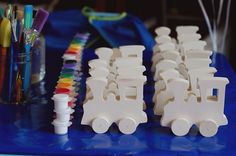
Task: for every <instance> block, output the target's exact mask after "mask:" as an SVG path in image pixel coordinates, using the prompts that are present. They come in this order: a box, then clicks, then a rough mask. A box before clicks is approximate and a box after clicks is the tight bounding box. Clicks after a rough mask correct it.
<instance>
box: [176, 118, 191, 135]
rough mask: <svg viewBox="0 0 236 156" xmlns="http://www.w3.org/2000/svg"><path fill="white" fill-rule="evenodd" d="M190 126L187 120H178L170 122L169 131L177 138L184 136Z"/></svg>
mask: <svg viewBox="0 0 236 156" xmlns="http://www.w3.org/2000/svg"><path fill="white" fill-rule="evenodd" d="M190 128H191V124H190V123H189V121H188V120H187V119H184V118H179V119H176V120H174V121H173V122H172V124H171V130H172V132H173V133H174V134H175V135H177V136H184V135H186V134H187V133H188V132H189V129H190Z"/></svg>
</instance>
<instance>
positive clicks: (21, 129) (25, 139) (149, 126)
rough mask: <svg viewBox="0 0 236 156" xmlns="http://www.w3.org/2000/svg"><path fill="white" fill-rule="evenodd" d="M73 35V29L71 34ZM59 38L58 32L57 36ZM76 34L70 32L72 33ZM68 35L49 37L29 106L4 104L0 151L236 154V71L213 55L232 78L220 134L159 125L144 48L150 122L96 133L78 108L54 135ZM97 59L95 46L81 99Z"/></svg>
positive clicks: (86, 57) (1, 106) (87, 57)
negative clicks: (180, 133)
mask: <svg viewBox="0 0 236 156" xmlns="http://www.w3.org/2000/svg"><path fill="white" fill-rule="evenodd" d="M71 34H73V33H71ZM54 37H55V36H54ZM71 38H72V36H71ZM71 38H70V37H67V38H66V39H64V40H65V42H63V41H61V43H62V44H63V45H61V43H60V44H58V46H55V43H54V42H53V40H52V36H51V35H50V36H46V39H47V42H48V43H47V57H46V67H47V68H46V76H45V79H44V81H43V82H41V83H39V84H37V85H35V86H34V88H33V90H34V95H35V96H36V97H37V98H35V99H33V101H32V102H31V104H27V105H10V104H0V153H4V154H24V155H25V154H37V155H44V154H45V155H51V154H55V155H67V154H76V155H78V154H80V155H92V154H97V155H134V154H137V155H191V156H192V155H235V153H236V142H235V139H236V133H235V130H236V124H235V123H236V87H235V86H236V75H235V73H234V71H233V70H232V68H231V66H230V64H229V63H228V61H227V59H226V58H225V57H224V56H223V55H221V54H219V53H214V54H213V56H212V60H213V63H212V66H214V67H216V68H217V70H218V72H217V73H216V76H224V77H227V78H228V79H229V80H230V84H229V85H227V90H226V96H225V97H226V99H225V114H226V116H227V118H228V120H229V124H228V125H227V126H222V127H220V128H219V131H218V133H217V135H216V136H214V137H211V138H204V137H202V136H201V135H200V134H199V133H198V131H197V129H196V127H193V128H192V129H191V130H190V132H189V134H187V135H186V136H184V137H176V136H174V135H173V134H172V133H171V130H170V129H169V128H165V127H161V126H160V118H159V117H157V116H154V115H153V111H152V107H153V103H152V102H151V99H152V96H153V93H154V88H153V85H154V82H153V79H152V73H151V72H150V66H151V61H150V59H151V55H152V53H151V52H148V51H145V53H144V64H145V66H146V68H147V72H145V74H146V75H147V77H148V81H147V84H146V85H145V88H144V94H145V102H146V104H147V107H148V108H147V110H146V112H147V115H148V123H145V124H141V125H139V126H138V128H137V131H136V132H135V133H134V134H132V135H123V134H121V133H120V132H119V131H118V128H117V126H116V125H112V126H111V127H110V129H109V131H108V132H107V133H105V134H95V133H94V132H93V131H92V129H91V128H90V127H88V126H82V125H80V121H81V117H82V114H83V110H82V107H81V106H80V105H77V106H76V112H75V113H74V119H73V120H72V121H73V125H72V126H71V127H70V128H69V132H68V134H67V135H56V134H54V133H53V126H52V125H51V122H52V120H53V115H54V114H53V102H52V101H51V99H50V98H51V96H52V95H53V90H54V87H55V85H56V81H57V79H58V76H59V72H60V70H61V67H62V59H61V56H62V54H63V52H64V50H65V48H66V47H67V46H68V43H69V41H70V40H71ZM92 58H95V55H94V50H92V49H86V50H85V51H84V55H83V73H84V74H83V76H82V78H83V79H82V86H81V90H80V99H79V100H82V99H83V97H84V90H85V86H84V82H85V78H86V76H88V74H87V72H88V66H87V62H88V60H90V59H92Z"/></svg>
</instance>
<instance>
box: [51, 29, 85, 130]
mask: <svg viewBox="0 0 236 156" xmlns="http://www.w3.org/2000/svg"><path fill="white" fill-rule="evenodd" d="M88 38H89V34H88V33H85V34H76V35H75V37H74V38H73V40H72V42H71V44H70V46H69V47H68V49H67V50H66V51H65V53H64V55H63V57H62V58H63V67H62V69H61V73H60V76H59V80H58V82H57V86H56V88H55V91H54V96H53V98H52V99H53V100H54V108H55V109H54V111H55V112H56V119H55V120H54V121H53V122H52V124H53V125H54V129H55V133H56V134H66V133H67V131H68V126H70V125H71V122H70V118H71V117H70V115H71V114H72V113H73V112H74V110H73V108H74V107H75V106H76V104H75V103H76V101H77V99H78V98H79V96H78V91H79V84H80V82H79V81H80V73H81V62H82V60H81V58H82V51H83V49H84V46H85V44H86V42H87V40H88ZM65 95H67V97H68V98H66V97H65ZM58 97H59V99H58ZM61 97H63V98H61ZM65 99H67V101H66V100H65ZM58 101H60V102H58ZM62 101H63V102H65V103H67V107H65V106H64V107H63V106H57V105H59V104H62V105H63V104H65V103H63V102H62ZM58 107H59V108H61V107H62V108H63V109H60V110H59V109H57V108H58ZM68 114H69V116H68ZM66 126H67V127H66Z"/></svg>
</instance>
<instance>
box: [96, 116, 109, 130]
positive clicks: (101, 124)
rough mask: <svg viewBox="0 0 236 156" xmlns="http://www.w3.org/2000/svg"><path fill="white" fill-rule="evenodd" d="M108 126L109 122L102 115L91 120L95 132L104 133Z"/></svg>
mask: <svg viewBox="0 0 236 156" xmlns="http://www.w3.org/2000/svg"><path fill="white" fill-rule="evenodd" d="M109 127H110V123H109V121H108V120H107V119H106V118H104V117H97V118H96V119H94V120H93V122H92V128H93V130H94V131H95V132H96V133H105V132H106V131H107V130H108V128H109Z"/></svg>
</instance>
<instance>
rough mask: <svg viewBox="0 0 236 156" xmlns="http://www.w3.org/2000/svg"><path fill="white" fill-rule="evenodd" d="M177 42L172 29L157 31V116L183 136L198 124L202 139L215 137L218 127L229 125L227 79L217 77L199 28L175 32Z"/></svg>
mask: <svg viewBox="0 0 236 156" xmlns="http://www.w3.org/2000/svg"><path fill="white" fill-rule="evenodd" d="M176 31H177V34H178V40H177V41H173V40H171V38H170V36H169V34H170V29H169V28H167V27H160V28H158V29H156V33H157V37H156V41H157V42H158V44H157V45H156V46H155V47H154V48H153V49H154V54H153V58H152V61H153V66H152V70H153V71H154V72H155V76H154V80H155V81H156V83H155V94H154V96H153V102H154V103H155V106H154V113H155V114H156V115H162V118H161V125H162V126H166V127H170V128H171V130H172V132H173V133H174V134H175V135H178V136H183V135H186V134H187V133H188V132H189V129H190V128H191V127H192V125H197V126H198V127H199V131H200V133H201V134H202V135H203V136H206V137H211V136H214V135H215V134H216V133H217V131H218V127H219V126H222V125H227V123H228V121H227V118H226V116H225V115H224V100H225V87H226V85H227V84H228V83H229V81H228V79H227V78H223V77H214V73H215V72H216V69H215V68H213V67H210V66H209V64H210V63H211V59H210V55H211V54H212V52H211V51H208V50H205V49H204V47H205V45H206V42H205V41H201V40H199V39H200V38H201V35H200V34H198V33H197V31H198V27H196V26H180V27H177V29H176Z"/></svg>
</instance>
